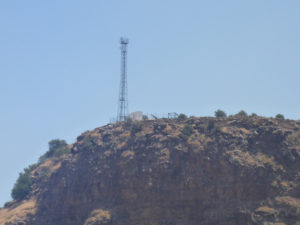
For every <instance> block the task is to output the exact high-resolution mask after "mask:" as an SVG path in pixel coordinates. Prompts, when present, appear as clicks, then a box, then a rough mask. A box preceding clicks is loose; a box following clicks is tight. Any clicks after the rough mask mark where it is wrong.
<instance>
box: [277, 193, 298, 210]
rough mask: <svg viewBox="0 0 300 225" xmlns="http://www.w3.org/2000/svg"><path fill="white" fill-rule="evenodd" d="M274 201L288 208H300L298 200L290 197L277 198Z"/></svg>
mask: <svg viewBox="0 0 300 225" xmlns="http://www.w3.org/2000/svg"><path fill="white" fill-rule="evenodd" d="M275 200H276V201H277V202H278V203H280V204H286V205H289V206H292V207H294V208H297V209H298V208H300V199H299V198H293V197H290V196H283V197H277V198H275Z"/></svg>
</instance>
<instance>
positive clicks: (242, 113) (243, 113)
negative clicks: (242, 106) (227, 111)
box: [236, 110, 248, 117]
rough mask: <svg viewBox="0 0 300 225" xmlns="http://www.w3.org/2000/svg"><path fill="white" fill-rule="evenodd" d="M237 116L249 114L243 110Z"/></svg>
mask: <svg viewBox="0 0 300 225" xmlns="http://www.w3.org/2000/svg"><path fill="white" fill-rule="evenodd" d="M236 116H239V117H245V116H248V114H247V113H246V112H245V111H244V110H241V111H239V112H238V113H237V114H236Z"/></svg>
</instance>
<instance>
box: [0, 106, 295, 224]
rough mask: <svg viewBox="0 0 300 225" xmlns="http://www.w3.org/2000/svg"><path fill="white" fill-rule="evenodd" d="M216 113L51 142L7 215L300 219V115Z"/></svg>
mask: <svg viewBox="0 0 300 225" xmlns="http://www.w3.org/2000/svg"><path fill="white" fill-rule="evenodd" d="M216 116H217V117H216V118H211V117H202V118H196V117H190V118H187V117H186V116H181V117H180V118H178V119H156V120H147V119H145V120H144V121H140V122H135V121H126V122H122V123H117V124H109V125H107V126H104V127H100V128H96V129H95V130H93V131H87V132H85V133H83V134H82V135H80V136H79V137H78V138H77V141H76V142H75V143H74V144H72V145H67V144H66V143H63V142H61V141H57V142H55V143H54V142H53V145H51V144H50V143H49V151H48V153H46V155H45V157H41V159H40V162H39V163H38V164H36V165H35V166H34V167H32V168H30V169H29V170H25V171H24V173H23V174H21V175H20V177H23V175H24V176H25V175H26V176H27V177H28V178H29V179H30V183H27V182H24V183H25V184H26V185H27V186H29V187H30V188H29V190H28V191H27V193H25V194H22V195H21V196H20V197H15V200H14V201H12V202H9V203H7V204H6V206H5V208H4V209H2V210H0V224H4V225H14V224H18V225H20V224H26V225H27V224H28V225H41V224H45V225H47V224H49V225H82V224H85V225H99V224H101V225H104V224H106V225H123V224H131V225H134V224H136V225H138V224H147V225H148V224H149V225H162V224H166V225H177V224H178V225H199V224H202V225H216V224H218V225H241V224H243V225H248V224H249V225H272V224H273V225H299V224H300V182H299V181H300V123H299V122H297V121H293V120H285V119H284V117H282V116H278V117H277V118H275V119H271V118H264V117H258V116H256V115H252V116H248V115H247V114H245V112H242V111H241V112H240V113H238V114H237V115H235V116H230V117H227V115H226V114H225V113H224V112H222V111H216ZM51 146H52V147H53V146H54V148H52V150H53V149H56V150H53V151H51ZM19 179H21V180H22V179H23V178H19ZM17 183H18V182H17ZM20 183H23V182H21V181H20Z"/></svg>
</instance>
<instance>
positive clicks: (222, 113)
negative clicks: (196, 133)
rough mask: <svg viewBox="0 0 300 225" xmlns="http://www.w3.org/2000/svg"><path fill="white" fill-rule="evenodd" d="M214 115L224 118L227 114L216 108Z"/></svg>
mask: <svg viewBox="0 0 300 225" xmlns="http://www.w3.org/2000/svg"><path fill="white" fill-rule="evenodd" d="M215 117H218V118H224V117H227V115H226V113H225V112H224V111H222V110H220V109H218V110H217V111H215Z"/></svg>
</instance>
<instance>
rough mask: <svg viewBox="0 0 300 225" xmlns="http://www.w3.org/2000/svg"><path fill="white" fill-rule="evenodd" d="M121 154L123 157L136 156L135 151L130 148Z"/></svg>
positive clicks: (131, 157)
mask: <svg viewBox="0 0 300 225" xmlns="http://www.w3.org/2000/svg"><path fill="white" fill-rule="evenodd" d="M121 156H122V157H123V158H130V159H133V157H134V152H133V151H130V150H126V151H124V152H122V154H121Z"/></svg>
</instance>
